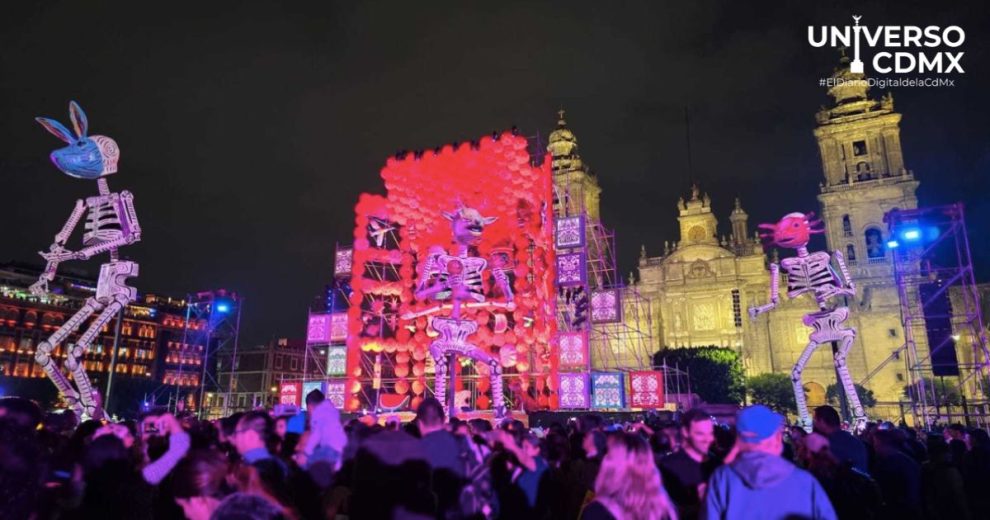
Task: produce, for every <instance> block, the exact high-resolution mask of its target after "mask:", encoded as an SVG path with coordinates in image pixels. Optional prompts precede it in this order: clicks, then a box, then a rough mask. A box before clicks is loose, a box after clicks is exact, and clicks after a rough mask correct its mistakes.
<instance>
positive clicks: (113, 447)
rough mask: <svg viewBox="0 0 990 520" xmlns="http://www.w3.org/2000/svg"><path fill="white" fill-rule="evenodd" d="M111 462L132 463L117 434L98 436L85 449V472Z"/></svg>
mask: <svg viewBox="0 0 990 520" xmlns="http://www.w3.org/2000/svg"><path fill="white" fill-rule="evenodd" d="M111 463H121V464H129V463H130V454H129V453H128V451H127V448H125V447H124V442H123V441H121V440H120V439H119V438H118V437H117V436H116V435H103V436H100V437H97V438H95V439H93V441H92V442H90V443H89V445H87V446H86V448H85V449H84V450H83V453H82V460H81V465H82V468H83V472H84V473H85V474H89V473H91V472H93V471H96V470H98V469H100V468H103V467H105V466H107V465H108V464H111Z"/></svg>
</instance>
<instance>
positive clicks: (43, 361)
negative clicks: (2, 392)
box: [34, 298, 103, 417]
mask: <svg viewBox="0 0 990 520" xmlns="http://www.w3.org/2000/svg"><path fill="white" fill-rule="evenodd" d="M102 307H103V306H102V305H100V304H99V303H98V302H97V301H96V300H95V299H93V298H87V299H86V302H85V303H84V304H83V306H82V308H81V309H79V311H78V312H76V313H75V314H73V315H72V317H71V318H69V319H68V320H67V321H66V322H65V323H63V324H62V326H61V327H59V328H58V330H56V331H55V333H54V334H52V335H51V336H49V338H48V339H47V340H45V341H42V342H41V344H39V345H38V350H37V351H36V352H35V353H34V359H35V361H37V362H38V364H39V365H41V368H42V369H43V370H44V371H45V373H46V374H48V377H49V379H51V380H52V382H53V383H55V387H56V388H58V391H59V392H61V393H62V395H63V396H65V399H66V400H67V401H68V402H69V406H70V407H71V408H72V409H73V410H74V411H75V412H76V414H77V415H80V417H81V412H82V408H81V407H80V406H79V392H77V391H76V389H75V388H73V387H72V383H70V382H69V379H68V378H67V377H66V376H65V374H63V373H62V371H61V370H59V369H58V367H57V366H56V364H55V360H53V359H52V352H54V351H55V349H56V348H57V347H58V346H59V344H61V343H62V342H63V341H64V340H65V338H66V337H68V335H69V334H72V333H73V332H75V331H77V330H79V327H81V326H82V324H83V323H84V322H85V321H86V319H87V318H89V317H90V316H91V315H92V314H93V313H94V312H96V311H98V310H100V309H101V308H102ZM69 355H70V356H71V355H72V353H71V352H70V353H69Z"/></svg>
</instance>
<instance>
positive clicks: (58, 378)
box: [31, 101, 141, 419]
mask: <svg viewBox="0 0 990 520" xmlns="http://www.w3.org/2000/svg"><path fill="white" fill-rule="evenodd" d="M69 116H70V118H71V119H72V127H73V130H74V132H70V131H69V130H68V129H67V128H65V127H64V126H63V125H62V124H61V123H59V122H58V121H55V120H52V119H48V118H44V117H39V118H37V121H38V122H39V123H41V125H42V126H44V127H45V128H46V129H47V130H48V131H49V132H51V133H52V134H54V135H55V137H58V138H59V139H61V140H63V141H65V142H66V143H68V146H66V147H64V148H59V149H58V150H55V151H54V152H52V154H51V159H52V162H53V163H55V166H56V167H58V169H59V170H62V171H63V172H65V173H66V174H68V175H69V176H70V177H75V178H77V179H96V184H97V188H98V189H99V194H98V195H96V196H94V197H87V198H86V199H85V200H82V199H80V200H77V201H76V207H75V208H74V209H73V210H72V215H70V216H69V219H68V220H67V221H66V222H65V225H64V226H62V230H61V231H59V232H58V234H56V235H55V241H54V242H52V245H51V246H50V247H49V248H48V251H47V252H40V253H39V254H40V255H41V256H42V257H43V258H44V259H45V260H46V261H47V262H48V263H47V265H46V267H45V271H44V272H43V273H42V274H41V276H40V277H39V278H38V281H37V282H36V283H34V284H33V285H31V293H32V294H35V295H38V296H41V295H44V294H45V293H47V292H48V282H50V281H52V280H53V279H54V278H55V272H56V270H57V269H58V264H59V263H61V262H64V261H66V260H87V259H89V258H90V257H92V256H94V255H97V254H100V253H109V255H110V261H109V262H107V263H105V264H103V265H102V266H100V277H99V280H98V281H97V285H96V294H95V295H94V296H91V297H89V298H87V299H86V302H85V303H84V304H83V306H82V308H81V309H79V311H78V312H77V313H75V314H74V315H73V316H72V317H71V318H69V319H68V320H67V321H66V322H65V323H63V324H62V326H61V327H59V329H58V330H56V331H55V333H53V334H52V335H51V337H49V338H48V339H47V340H46V341H43V342H42V343H41V344H40V345H38V350H37V353H36V354H35V359H36V360H37V361H38V364H39V365H41V367H42V368H43V369H44V370H45V373H46V374H48V377H49V378H51V380H52V381H53V382H54V383H55V386H57V387H58V390H59V392H61V393H62V395H63V396H65V399H66V400H67V401H68V403H69V406H70V407H71V409H72V410H73V411H74V412H75V413H76V415H78V416H80V417H90V418H93V419H100V418H102V416H103V410H102V406H101V405H100V396H99V393H98V392H97V391H96V390H94V389H93V387H92V385H91V384H90V382H89V377H87V375H86V368H85V363H84V362H83V356H85V354H86V351H87V350H88V349H89V345H90V344H91V343H92V342H93V340H94V339H95V338H96V336H97V334H99V333H100V329H102V328H103V326H104V325H106V323H107V322H109V321H110V320H111V319H112V318H113V316H114V315H115V314H117V313H118V312H119V311H120V310H121V309H123V308H124V307H126V306H127V304H128V303H130V302H132V301H134V299H135V298H136V297H137V290H136V289H134V288H133V287H129V286H127V285H126V284H125V280H126V279H127V278H131V277H134V276H137V275H138V264H136V263H134V262H130V261H126V260H123V261H122V260H120V259H119V257H118V254H117V248H119V247H121V246H125V245H128V244H133V243H134V242H137V241H138V240H140V239H141V227H140V226H139V225H138V220H137V215H136V214H135V212H134V196H133V195H131V193H130V192H127V191H122V192H120V193H111V192H110V188H109V186H108V185H107V179H106V176H107V175H110V174H111V173H116V172H117V160H118V159H119V158H120V150H119V149H118V148H117V143H116V142H115V141H114V140H113V139H110V138H109V137H105V136H102V135H93V136H87V130H88V126H89V124H88V121H87V120H86V114H85V113H84V112H83V111H82V109H81V108H79V105H77V104H76V103H75V102H74V101H73V102H71V103H69ZM84 215H85V216H86V224H85V228H86V231H85V232H84V233H83V238H82V248H80V249H79V250H78V251H70V250H68V249H66V248H65V244H66V242H67V241H68V240H69V237H70V236H71V234H72V231H73V229H75V227H76V225H77V224H78V223H79V221H80V220H81V219H82V218H83V216H84ZM97 312H99V314H98V315H97V317H96V319H94V320H93V321H92V323H90V325H89V328H87V329H86V331H85V332H83V333H82V335H81V336H79V338H78V340H77V341H76V343H75V345H72V347H71V348H70V349H69V350H68V354H67V356H66V359H65V368H66V370H68V371H69V372H71V374H72V379H73V381H74V382H75V387H73V386H72V383H71V382H70V381H69V378H68V377H66V375H65V373H63V372H62V371H61V370H59V368H58V367H57V366H56V362H55V360H54V359H53V358H52V352H53V351H54V350H55V349H56V347H58V345H59V344H60V343H62V342H63V341H65V339H66V338H67V337H68V336H69V335H70V334H72V333H73V332H75V331H77V330H79V328H80V327H81V326H82V325H83V323H84V322H85V321H86V319H87V318H89V317H90V316H92V315H93V314H94V313H97Z"/></svg>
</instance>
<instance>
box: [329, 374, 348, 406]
mask: <svg viewBox="0 0 990 520" xmlns="http://www.w3.org/2000/svg"><path fill="white" fill-rule="evenodd" d="M344 387H345V383H344V382H343V381H330V382H328V383H327V399H328V400H329V401H330V402H331V403H333V405H334V406H336V407H337V408H340V409H341V410H343V409H344Z"/></svg>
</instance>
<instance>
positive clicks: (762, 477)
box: [700, 405, 836, 520]
mask: <svg viewBox="0 0 990 520" xmlns="http://www.w3.org/2000/svg"><path fill="white" fill-rule="evenodd" d="M736 429H737V431H738V441H737V447H738V451H739V454H738V455H737V456H736V457H735V459H734V460H733V461H732V462H731V463H727V464H726V465H724V466H722V467H720V468H718V469H716V470H715V472H714V473H713V474H712V477H711V479H710V480H709V482H708V488H707V493H706V497H705V501H704V503H703V506H702V512H701V515H700V518H708V519H730V518H731V519H736V518H767V519H782V518H809V519H816V520H831V519H834V518H836V515H835V510H834V509H833V508H832V503H831V502H830V501H829V499H828V495H827V494H826V493H825V490H824V489H822V487H821V485H820V484H819V483H818V481H817V480H815V478H814V477H813V476H811V474H809V473H808V472H806V471H804V470H802V469H800V468H798V467H796V466H794V464H792V463H790V462H788V461H787V460H785V459H784V458H782V457H781V456H780V454H781V451H782V450H783V447H784V439H783V430H784V417H783V416H781V415H780V414H777V413H776V412H774V411H772V410H770V409H769V408H767V407H766V406H763V405H753V406H749V407H746V408H743V409H742V410H740V411H739V413H738V414H737V416H736Z"/></svg>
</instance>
